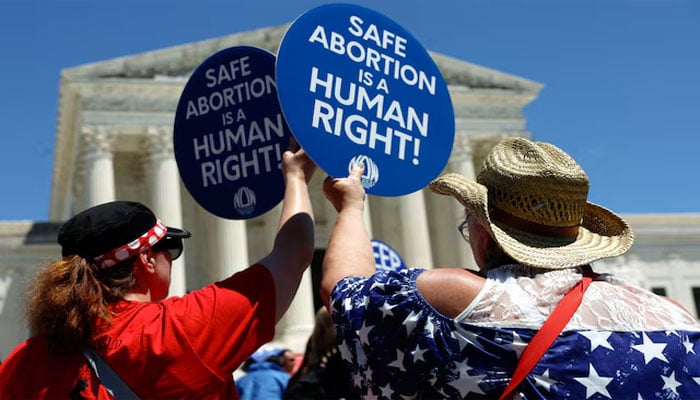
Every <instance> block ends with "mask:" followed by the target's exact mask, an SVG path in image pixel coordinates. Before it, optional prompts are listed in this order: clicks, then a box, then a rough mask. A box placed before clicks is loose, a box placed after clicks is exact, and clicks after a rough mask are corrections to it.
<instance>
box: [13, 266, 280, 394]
mask: <svg viewBox="0 0 700 400" xmlns="http://www.w3.org/2000/svg"><path fill="white" fill-rule="evenodd" d="M112 309H113V311H115V312H116V315H115V316H114V317H113V318H112V321H111V324H110V325H109V326H105V327H100V329H106V330H104V331H103V332H102V333H100V334H99V335H97V336H96V342H97V343H98V346H97V349H96V350H97V352H98V353H99V355H100V356H101V357H102V358H103V359H104V360H105V361H106V362H107V363H108V364H109V365H110V367H111V368H112V369H113V370H114V371H115V372H116V373H117V374H118V375H119V376H120V377H121V379H122V380H124V382H125V383H126V384H127V385H128V386H129V387H130V388H131V389H132V390H133V391H134V392H135V393H136V394H137V395H138V396H139V397H140V398H168V399H174V398H197V399H206V398H227V399H228V398H233V399H237V398H238V394H237V393H236V388H235V384H234V382H233V371H234V370H235V369H236V368H237V367H238V366H239V365H240V364H241V363H243V361H245V360H246V359H247V358H248V357H249V356H250V355H251V354H252V353H253V352H254V351H255V350H256V349H257V348H258V347H259V346H261V345H262V344H264V343H267V342H269V341H270V340H272V338H273V336H274V328H275V291H274V284H273V280H272V275H270V272H269V271H268V270H267V269H266V268H265V267H263V266H262V265H257V264H256V265H254V266H252V267H250V268H248V269H246V270H244V271H241V272H239V273H236V274H235V275H233V276H231V277H229V278H228V279H226V280H223V281H221V282H217V283H214V284H211V285H208V286H206V287H204V288H202V289H200V290H197V291H194V292H192V293H189V294H187V295H185V296H182V297H173V298H169V299H166V300H163V301H161V302H159V303H135V302H128V301H121V302H119V303H116V304H115V305H114V306H113V307H112ZM100 325H102V324H100ZM76 395H77V396H76ZM0 398H1V399H9V398H18V399H30V398H31V399H34V398H85V399H93V398H99V399H106V398H111V397H110V396H109V394H107V392H106V391H105V389H104V387H102V386H101V385H99V383H98V380H97V378H96V377H95V376H94V374H93V373H91V370H90V368H89V367H88V365H87V363H86V361H85V357H84V356H83V354H82V353H78V354H72V355H59V354H55V353H53V352H50V351H49V350H48V343H47V341H46V338H45V337H40V336H39V337H32V338H30V339H28V340H26V341H25V342H23V343H21V344H20V345H19V346H17V347H16V348H15V349H14V350H13V352H12V353H11V354H10V355H9V356H8V357H7V359H6V360H4V362H3V363H2V364H0Z"/></svg>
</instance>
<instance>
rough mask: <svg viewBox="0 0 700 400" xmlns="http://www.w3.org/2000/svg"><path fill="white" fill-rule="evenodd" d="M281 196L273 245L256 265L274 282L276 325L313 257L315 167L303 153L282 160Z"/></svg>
mask: <svg viewBox="0 0 700 400" xmlns="http://www.w3.org/2000/svg"><path fill="white" fill-rule="evenodd" d="M282 166H283V171H284V180H285V192H284V202H283V205H282V214H281V216H280V222H279V226H278V228H277V235H276V236H275V243H274V246H273V249H272V251H271V252H270V254H268V255H267V256H265V257H264V258H263V259H262V260H261V261H260V263H261V264H262V265H264V266H265V267H266V268H267V269H268V270H270V272H271V273H272V277H273V280H274V282H275V298H276V321H279V320H280V319H281V318H282V316H283V315H284V313H285V312H286V311H287V308H289V304H290V303H291V302H292V299H293V298H294V295H295V294H296V292H297V289H298V288H299V283H300V282H301V277H302V275H303V273H304V270H306V267H308V266H309V264H310V263H311V259H312V258H313V254H314V216H313V210H312V209H311V200H310V198H309V190H308V183H309V181H310V180H311V177H312V176H313V174H314V172H315V170H316V165H315V164H314V162H313V161H311V159H310V158H309V156H308V155H307V154H306V152H305V151H304V150H303V149H297V150H296V151H295V150H287V151H286V152H285V153H284V155H283V156H282Z"/></svg>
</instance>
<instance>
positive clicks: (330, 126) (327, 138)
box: [276, 4, 454, 196]
mask: <svg viewBox="0 0 700 400" xmlns="http://www.w3.org/2000/svg"><path fill="white" fill-rule="evenodd" d="M276 73H277V82H278V94H279V98H280V103H281V105H282V109H283V112H284V114H285V116H286V119H287V121H288V122H289V124H290V126H291V128H292V130H293V131H294V135H295V137H296V138H297V140H299V142H300V143H301V145H302V146H303V147H304V148H305V149H306V151H308V152H309V154H310V155H311V157H312V158H313V159H314V160H315V161H316V162H317V163H318V165H319V166H320V167H321V168H323V169H324V170H325V171H326V172H327V173H329V174H330V175H331V176H334V177H340V176H346V175H347V173H348V172H349V171H350V170H352V167H353V166H354V165H356V164H363V165H364V167H365V173H364V175H363V178H362V183H363V186H364V187H365V189H366V190H367V193H370V194H376V195H384V196H399V195H403V194H408V193H411V192H414V191H416V190H419V189H422V188H423V187H425V185H427V183H428V182H429V181H430V180H432V179H433V178H435V177H436V176H437V175H438V174H439V173H440V172H441V171H442V169H443V168H444V166H445V164H446V163H447V160H448V159H449V156H450V153H451V151H452V144H453V141H454V112H453V109H452V102H451V100H450V95H449V92H448V90H447V85H446V84H445V82H444V80H443V78H442V76H441V75H440V71H439V70H438V68H437V65H436V64H435V62H434V61H433V60H432V58H431V57H430V55H429V54H428V52H427V51H426V50H425V49H424V48H423V47H422V46H421V45H420V43H418V41H416V40H415V39H414V38H413V37H412V36H411V35H410V34H409V33H408V32H407V31H406V30H404V29H403V28H402V27H401V26H399V25H397V24H396V23H395V22H393V21H391V20H390V19H388V18H386V17H385V16H383V15H381V14H379V13H377V12H375V11H373V10H370V9H367V8H363V7H359V6H355V5H350V4H327V5H323V6H320V7H317V8H314V9H312V10H310V11H308V12H307V13H305V14H303V15H302V16H300V17H299V18H298V19H297V20H296V21H294V23H293V24H292V25H291V26H290V27H289V29H288V31H287V33H286V34H285V36H284V38H283V40H282V43H281V45H280V49H279V52H278V56H277V64H276ZM407 177H409V179H407Z"/></svg>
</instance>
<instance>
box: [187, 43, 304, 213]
mask: <svg viewBox="0 0 700 400" xmlns="http://www.w3.org/2000/svg"><path fill="white" fill-rule="evenodd" d="M274 70H275V57H274V55H272V53H270V52H268V51H265V50H263V49H259V48H256V47H250V46H239V47H231V48H228V49H224V50H221V51H219V52H217V53H215V54H214V55H212V56H211V57H209V58H207V59H206V60H205V61H204V62H203V63H202V64H201V65H200V66H199V67H197V69H196V70H195V71H194V73H193V74H192V76H191V77H190V79H189V80H188V81H187V84H186V85H185V88H184V90H183V92H182V95H181V96H180V101H179V102H178V106H177V111H176V113H175V126H174V130H173V145H174V150H175V160H176V161H177V166H178V169H179V171H180V177H181V178H182V181H183V183H184V184H185V187H186V188H187V190H188V191H189V192H190V194H192V197H193V198H194V199H195V200H196V201H197V203H199V204H200V205H201V206H202V207H203V208H205V209H206V210H207V211H209V212H211V213H212V214H214V215H217V216H219V217H223V218H229V219H248V218H253V217H256V216H259V215H261V214H263V213H265V212H267V211H269V210H270V209H272V208H273V207H275V206H276V205H277V204H278V203H279V202H280V201H282V198H283V197H284V177H283V175H282V170H281V162H282V154H283V153H284V151H285V150H286V149H287V146H288V145H289V140H290V138H291V132H290V130H289V127H288V126H287V121H286V120H285V118H284V115H283V114H282V110H281V108H280V104H279V100H278V97H277V83H276V80H275V76H274V72H275V71H274Z"/></svg>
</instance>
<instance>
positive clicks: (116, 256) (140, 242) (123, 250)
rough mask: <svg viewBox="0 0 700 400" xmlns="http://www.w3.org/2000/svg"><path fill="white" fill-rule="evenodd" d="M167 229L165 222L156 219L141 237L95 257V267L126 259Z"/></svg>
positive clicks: (163, 233) (151, 242)
mask: <svg viewBox="0 0 700 400" xmlns="http://www.w3.org/2000/svg"><path fill="white" fill-rule="evenodd" d="M167 231H168V228H166V227H165V224H164V223H163V222H162V221H161V220H156V224H155V225H153V228H151V229H150V230H148V232H146V233H144V234H143V235H141V237H139V238H138V239H136V240H134V241H133V242H131V243H128V244H125V245H124V246H120V247H117V248H116V249H114V250H112V251H110V252H109V253H106V254H103V255H101V256H97V257H95V258H94V259H93V262H94V264H95V266H96V267H97V268H107V267H111V266H112V265H114V264H118V263H120V262H122V261H124V260H128V259H129V258H131V257H134V256H136V255H138V254H141V253H143V252H144V251H146V250H148V249H150V248H151V247H153V245H154V244H156V243H158V241H159V240H161V239H163V238H164V237H165V234H166V233H167Z"/></svg>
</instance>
